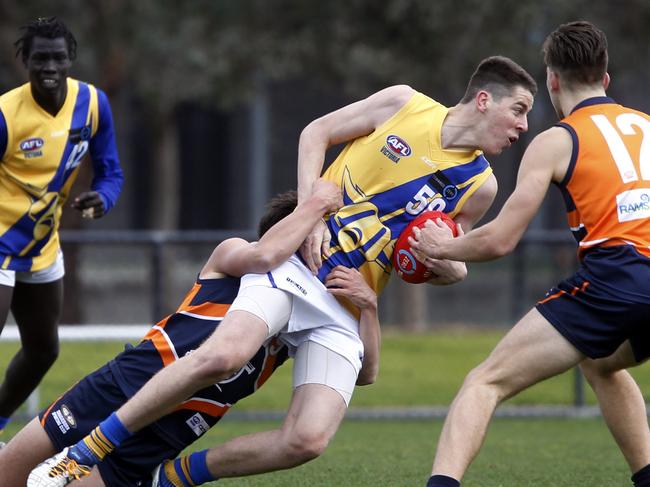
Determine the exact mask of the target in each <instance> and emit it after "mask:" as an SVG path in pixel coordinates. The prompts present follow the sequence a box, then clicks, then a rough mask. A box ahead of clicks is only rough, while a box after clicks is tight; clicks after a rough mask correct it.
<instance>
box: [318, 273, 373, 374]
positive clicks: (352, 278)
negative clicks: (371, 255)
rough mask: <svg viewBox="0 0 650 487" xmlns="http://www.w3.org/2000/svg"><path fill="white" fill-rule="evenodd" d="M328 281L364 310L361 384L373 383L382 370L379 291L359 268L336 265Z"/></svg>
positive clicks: (334, 290)
mask: <svg viewBox="0 0 650 487" xmlns="http://www.w3.org/2000/svg"><path fill="white" fill-rule="evenodd" d="M325 285H326V286H327V288H328V290H329V292H330V293H332V294H334V295H335V296H342V297H344V298H347V299H348V300H349V301H350V302H351V303H352V304H354V305H355V306H356V307H358V308H359V310H360V312H361V316H360V318H359V336H360V337H361V341H362V342H363V348H364V353H363V362H362V364H361V370H360V371H359V377H357V385H358V386H363V385H368V384H372V383H373V382H375V380H376V379H377V374H378V373H379V350H380V347H381V331H380V327H379V318H378V316H377V294H375V292H374V291H373V290H372V289H371V288H370V286H368V284H367V283H366V281H365V280H364V278H363V276H362V275H361V273H360V272H359V271H358V270H356V269H350V268H348V267H343V266H336V267H335V268H334V269H332V271H331V272H330V273H329V274H328V276H327V278H326V280H325Z"/></svg>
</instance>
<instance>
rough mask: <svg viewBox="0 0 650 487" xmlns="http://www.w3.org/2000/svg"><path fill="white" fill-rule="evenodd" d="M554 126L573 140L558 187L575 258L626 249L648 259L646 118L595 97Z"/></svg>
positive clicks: (649, 125) (649, 142)
mask: <svg viewBox="0 0 650 487" xmlns="http://www.w3.org/2000/svg"><path fill="white" fill-rule="evenodd" d="M558 126H560V127H563V128H565V129H566V130H568V131H569V133H570V134H571V138H572V139H573V152H572V155H571V161H570V163H569V167H568V170H567V173H566V175H565V177H564V179H563V180H562V181H561V183H560V184H559V186H560V189H561V190H562V193H563V196H564V201H565V204H566V207H567V214H568V220H569V226H570V227H571V230H572V232H573V234H574V236H575V238H576V240H578V242H579V254H580V255H582V253H583V252H584V251H585V250H586V249H589V248H592V247H594V246H611V245H621V244H628V245H632V246H634V247H635V248H636V249H637V250H638V251H639V252H640V253H641V254H643V255H645V256H649V257H650V221H649V220H650V116H648V115H647V114H645V113H643V112H640V111H637V110H633V109H631V108H627V107H624V106H622V105H619V104H617V103H616V102H614V100H612V99H611V98H608V97H595V98H589V99H587V100H584V101H582V102H581V103H580V104H578V105H577V106H576V107H575V108H574V109H573V111H572V112H571V114H570V115H569V116H567V117H566V118H564V119H563V120H561V121H560V122H559V124H558Z"/></svg>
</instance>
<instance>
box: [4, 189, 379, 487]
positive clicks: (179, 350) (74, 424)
mask: <svg viewBox="0 0 650 487" xmlns="http://www.w3.org/2000/svg"><path fill="white" fill-rule="evenodd" d="M296 202H297V196H296V192H295V191H290V192H287V193H283V194H281V195H278V196H276V197H275V198H273V199H272V200H271V202H270V203H269V205H268V211H267V213H266V215H265V216H264V217H263V218H262V220H261V221H260V225H259V231H258V233H259V235H260V236H261V238H260V240H259V242H258V243H256V244H248V243H247V242H245V241H244V240H241V239H230V240H227V241H225V242H223V243H222V244H220V245H219V246H218V247H217V248H216V249H215V250H214V252H213V254H212V256H211V257H210V259H209V260H208V261H207V263H206V264H205V265H204V266H203V268H202V270H201V272H200V274H199V276H198V278H197V280H196V283H195V284H194V286H193V287H192V289H191V290H190V292H189V293H188V294H187V296H186V297H185V299H184V300H183V302H182V304H181V305H180V306H179V308H178V310H176V312H175V313H173V314H172V315H170V316H168V317H166V318H165V319H164V320H162V321H160V322H159V323H158V324H157V325H156V326H154V327H153V328H152V329H151V330H150V331H149V333H147V335H146V336H145V338H144V340H143V341H142V342H141V343H140V344H138V345H137V346H136V347H132V348H129V349H127V350H125V351H124V352H123V353H121V354H119V355H118V356H117V357H115V359H114V360H112V361H111V362H110V363H109V364H107V365H105V366H104V367H102V368H100V369H99V370H97V371H95V372H93V373H92V374H90V375H88V376H87V377H86V378H84V379H82V380H81V381H80V382H79V383H78V384H76V385H75V386H73V388H72V389H71V390H69V391H67V392H66V393H65V394H64V395H63V396H61V397H60V398H59V399H57V400H56V401H55V403H54V404H52V405H51V406H50V407H49V408H46V409H45V410H44V411H43V413H41V415H40V418H36V419H34V420H33V421H32V422H31V423H30V424H29V425H28V426H26V427H25V428H24V429H23V430H22V431H21V432H20V433H19V434H18V435H16V437H14V439H13V440H12V441H11V442H10V443H9V445H8V446H7V448H6V449H5V450H4V451H3V452H0V470H2V471H5V472H7V471H9V472H11V473H10V474H9V475H8V476H4V481H5V482H7V485H8V486H13V485H20V486H24V485H25V482H26V479H27V474H28V473H29V471H30V470H31V469H32V468H33V467H34V466H36V464H37V463H39V462H41V461H42V460H44V459H45V458H47V457H48V456H50V455H52V454H53V453H54V452H56V451H58V450H59V449H61V448H63V447H65V446H67V445H70V444H73V443H75V442H77V441H78V440H80V439H81V438H83V437H84V436H85V435H86V434H88V433H90V431H91V430H92V429H93V428H94V427H95V426H96V424H97V422H98V421H99V420H102V419H104V417H106V416H108V415H109V414H110V413H111V412H113V411H114V410H115V409H117V408H118V407H119V406H120V405H121V404H122V403H124V402H125V401H126V400H127V399H128V397H130V396H132V395H133V394H134V393H135V391H137V390H138V389H139V388H140V387H141V386H142V385H143V384H144V383H145V382H146V381H147V380H148V379H149V378H151V376H152V375H154V374H155V373H156V372H157V371H158V370H160V369H161V368H162V367H163V366H166V365H169V364H170V363H172V362H174V361H175V360H176V359H177V358H178V357H182V356H184V355H186V354H189V353H191V352H192V351H193V350H195V349H196V348H198V347H199V346H200V344H201V343H202V342H203V340H205V339H206V338H207V337H208V336H209V335H210V334H211V333H212V332H213V331H214V329H215V328H216V327H218V326H219V323H220V321H221V318H222V317H223V314H224V313H225V311H226V310H227V308H228V306H229V304H230V303H231V302H232V300H233V299H234V298H235V296H236V295H237V290H238V288H239V279H238V278H237V277H234V276H235V275H239V274H241V273H243V272H247V271H252V270H255V271H263V270H265V269H269V268H270V267H273V266H274V265H275V264H276V263H278V262H282V261H283V260H286V259H287V257H288V255H290V254H291V252H292V251H295V250H296V249H297V247H298V245H299V244H300V243H301V242H302V239H303V238H304V236H305V235H306V234H307V232H308V231H309V230H310V229H311V227H312V226H313V225H314V224H315V222H316V221H317V219H319V218H320V217H321V215H322V214H323V213H324V212H326V211H328V210H330V209H335V208H336V207H338V205H340V190H339V189H338V187H336V186H335V185H334V184H332V183H329V182H326V181H322V180H321V181H319V182H318V183H317V187H316V188H315V194H314V198H312V199H311V201H308V202H306V204H303V205H301V206H300V207H299V208H297V209H296ZM294 209H295V212H294V211H293V210H294ZM292 212H293V213H292ZM280 220H281V221H280ZM278 222H279V223H278ZM271 227H273V228H271ZM269 228H271V229H270V230H269ZM267 230H268V232H267ZM224 269H227V270H228V274H226V273H224ZM335 276H338V278H339V280H338V281H336V283H335V284H337V285H339V286H340V289H337V290H336V292H341V293H343V294H344V295H347V296H349V297H350V298H351V299H352V300H353V302H355V304H357V305H358V306H359V307H361V308H362V309H364V310H365V311H364V312H363V315H362V316H364V318H362V320H361V327H362V333H363V334H364V335H365V336H366V338H367V340H366V341H365V343H364V344H365V345H366V355H365V359H364V368H363V369H362V374H361V375H360V380H361V381H363V382H364V383H370V382H372V381H374V378H375V376H376V374H377V368H378V347H379V324H378V321H377V316H376V295H375V294H374V293H373V292H372V290H371V289H370V288H369V287H368V286H367V285H366V284H365V283H364V282H363V280H362V278H361V276H360V275H359V274H358V272H356V271H354V270H353V269H337V270H336V271H335V272H334V273H332V280H331V282H334V280H333V279H334V277H335ZM287 352H288V350H287V346H286V345H284V344H283V343H282V342H281V340H279V339H278V338H277V337H272V338H271V339H269V340H267V341H266V342H265V343H264V344H263V346H262V347H261V348H260V350H258V352H257V353H256V354H255V356H254V357H253V358H252V359H251V361H250V362H249V363H248V364H246V366H245V367H244V368H242V369H241V370H240V371H238V372H237V373H236V374H234V375H233V377H230V378H228V379H227V380H225V381H222V382H221V383H219V384H217V385H213V386H210V387H208V388H205V389H203V390H201V391H199V392H197V393H195V394H193V395H192V397H191V398H190V399H188V400H186V401H185V402H184V403H183V404H182V405H181V406H180V407H179V408H177V410H176V411H174V412H173V413H171V414H169V415H167V416H165V417H164V418H162V419H161V420H159V421H157V422H155V423H154V424H152V425H151V426H149V427H148V428H145V429H144V430H142V431H140V432H139V433H138V434H136V435H134V436H133V437H132V438H130V439H129V440H128V441H127V442H125V443H124V444H122V445H121V446H120V448H118V449H117V450H115V451H113V452H112V453H111V454H110V455H108V456H107V458H106V459H105V460H104V462H102V463H100V464H99V466H98V469H97V471H96V473H95V474H93V475H91V476H90V477H88V478H87V479H84V482H83V485H106V486H108V487H117V486H121V485H141V486H142V487H144V486H147V485H150V484H151V472H152V471H153V470H154V468H155V467H156V466H158V465H159V464H160V463H161V462H163V461H164V460H167V459H170V458H172V459H173V458H175V457H176V456H177V455H178V454H179V453H180V452H181V451H182V450H183V449H184V448H185V447H187V446H188V445H189V444H191V443H192V442H193V441H194V440H196V439H197V438H198V437H199V436H200V435H202V434H203V433H204V432H205V431H207V429H208V428H210V427H212V426H213V425H214V424H215V423H216V422H218V421H219V420H220V419H221V417H222V416H223V415H224V414H225V413H226V411H228V410H229V408H230V407H231V406H232V405H234V404H235V403H236V402H237V401H238V400H239V399H242V398H243V397H245V396H247V395H249V394H252V393H253V392H255V391H256V390H257V389H258V388H259V387H260V386H261V385H262V384H263V383H264V382H265V381H266V380H267V379H268V378H269V377H270V375H271V374H272V373H273V371H274V370H275V369H276V368H277V367H278V366H280V365H281V364H282V363H283V362H284V361H285V360H286V358H287ZM39 419H40V421H39ZM217 448H219V447H217ZM183 461H184V460H182V459H179V460H178V461H177V463H178V464H181V463H182V462H183ZM9 465H10V466H11V467H9ZM172 465H173V464H172ZM89 482H92V484H89ZM3 485H4V484H3Z"/></svg>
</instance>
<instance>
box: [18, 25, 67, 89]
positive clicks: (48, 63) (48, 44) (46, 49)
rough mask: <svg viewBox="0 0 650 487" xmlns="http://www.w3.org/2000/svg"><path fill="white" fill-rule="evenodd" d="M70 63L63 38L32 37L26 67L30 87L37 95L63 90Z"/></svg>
mask: <svg viewBox="0 0 650 487" xmlns="http://www.w3.org/2000/svg"><path fill="white" fill-rule="evenodd" d="M71 64H72V62H71V61H70V56H69V55H68V44H67V42H66V40H65V38H63V37H57V38H55V39H47V38H45V37H34V39H32V45H31V48H30V50H29V56H28V57H27V62H26V67H27V71H28V73H29V82H30V83H31V85H32V89H33V90H34V91H35V92H36V93H37V94H38V95H41V96H44V97H51V96H53V95H54V94H57V93H59V92H60V90H64V89H65V83H66V78H67V77H68V70H69V69H70V66H71Z"/></svg>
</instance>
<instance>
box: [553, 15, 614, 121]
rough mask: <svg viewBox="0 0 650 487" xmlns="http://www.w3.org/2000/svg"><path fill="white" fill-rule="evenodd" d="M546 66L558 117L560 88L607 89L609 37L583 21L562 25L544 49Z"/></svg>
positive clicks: (554, 32)
mask: <svg viewBox="0 0 650 487" xmlns="http://www.w3.org/2000/svg"><path fill="white" fill-rule="evenodd" d="M542 53H543V54H544V63H545V64H546V68H547V70H546V72H547V79H546V85H547V88H548V90H549V95H550V96H551V101H552V102H553V106H554V107H555V110H556V111H557V112H558V115H560V116H563V115H562V114H561V113H560V111H559V102H558V98H557V97H558V89H559V88H560V87H562V88H564V89H566V90H569V91H571V90H576V89H579V90H582V89H584V88H585V87H586V88H590V87H591V88H596V89H601V88H604V89H606V88H607V85H608V84H609V75H608V74H607V62H608V55H607V37H606V36H605V33H604V32H603V31H602V30H600V29H599V28H598V27H596V26H595V25H593V24H591V23H590V22H586V21H584V20H579V21H575V22H569V23H567V24H562V25H560V26H559V27H558V28H557V29H555V30H554V31H553V32H551V33H550V34H549V35H548V37H547V38H546V40H545V41H544V45H543V46H542Z"/></svg>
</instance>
